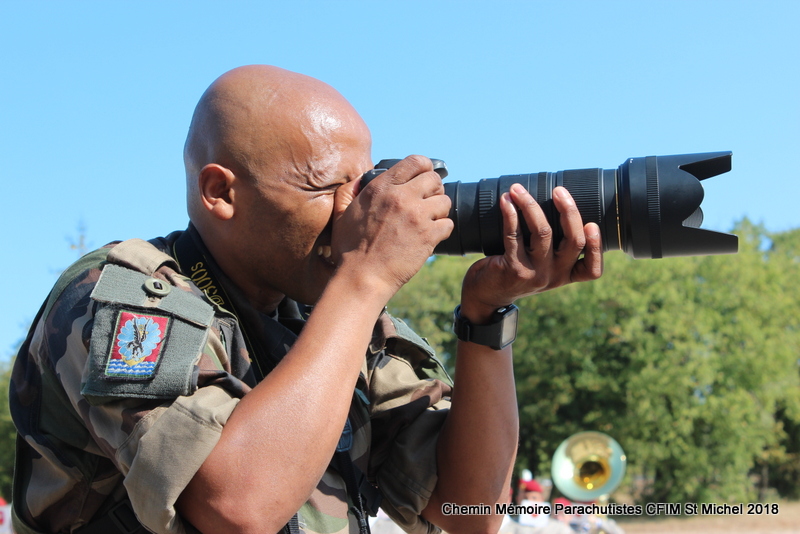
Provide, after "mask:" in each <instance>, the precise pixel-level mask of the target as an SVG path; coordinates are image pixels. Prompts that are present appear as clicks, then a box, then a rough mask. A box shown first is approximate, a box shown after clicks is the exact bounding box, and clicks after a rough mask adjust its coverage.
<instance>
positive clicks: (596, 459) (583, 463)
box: [551, 432, 627, 502]
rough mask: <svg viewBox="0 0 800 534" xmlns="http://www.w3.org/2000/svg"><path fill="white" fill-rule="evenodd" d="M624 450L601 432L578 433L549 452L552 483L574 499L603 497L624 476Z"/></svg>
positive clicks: (604, 498)
mask: <svg viewBox="0 0 800 534" xmlns="http://www.w3.org/2000/svg"><path fill="white" fill-rule="evenodd" d="M626 462H627V460H626V458H625V452H624V451H623V450H622V447H620V446H619V443H617V442H616V441H615V440H614V439H613V438H611V437H610V436H608V435H606V434H603V433H602V432H579V433H577V434H574V435H573V436H570V437H569V438H567V439H565V440H564V441H563V442H562V443H561V445H559V446H558V449H556V452H555V454H554V455H553V465H552V469H551V475H552V477H553V484H554V485H555V486H556V487H557V488H558V489H559V490H560V491H561V493H563V494H564V495H565V496H567V497H568V498H570V499H571V500H573V501H577V502H591V501H596V500H600V501H604V500H607V498H608V495H609V494H610V493H611V492H612V491H614V490H615V489H617V486H619V484H620V483H621V482H622V477H623V476H625V464H626Z"/></svg>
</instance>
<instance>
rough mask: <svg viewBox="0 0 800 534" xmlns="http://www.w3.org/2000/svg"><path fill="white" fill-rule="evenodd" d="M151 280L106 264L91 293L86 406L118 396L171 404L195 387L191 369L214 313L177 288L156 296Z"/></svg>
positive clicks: (192, 369) (84, 386) (202, 303)
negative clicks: (92, 311) (95, 306)
mask: <svg viewBox="0 0 800 534" xmlns="http://www.w3.org/2000/svg"><path fill="white" fill-rule="evenodd" d="M152 280H153V278H151V277H149V276H147V275H145V274H143V273H140V272H138V271H133V270H131V269H128V268H126V267H121V266H119V265H113V264H109V265H106V266H105V268H104V269H103V273H102V274H101V275H100V280H98V282H97V284H96V286H95V288H94V291H92V299H93V300H94V301H95V302H97V303H99V304H100V306H99V307H98V309H97V312H96V313H95V317H94V325H93V327H92V339H91V343H90V345H89V361H88V364H87V365H88V368H87V373H86V378H85V382H84V384H83V386H82V388H81V393H82V394H83V396H84V397H86V399H87V400H88V401H89V402H90V403H91V404H102V403H104V402H108V401H110V400H113V399H118V398H123V397H126V398H127V397H133V398H145V399H171V398H175V397H178V396H181V395H189V394H191V393H192V392H193V391H194V388H195V387H196V383H195V374H196V373H195V369H194V367H195V363H196V362H197V360H198V359H199V357H200V354H201V352H202V350H203V347H204V345H205V343H206V340H207V337H208V330H209V327H210V326H211V323H212V321H213V319H214V309H213V308H212V306H211V305H210V304H208V303H207V302H205V301H203V300H201V299H200V298H198V297H196V296H195V295H193V294H191V293H188V292H185V291H182V290H180V289H176V288H172V289H173V290H171V291H161V292H157V293H156V292H154V291H153V289H152V288H151V287H150V286H152V283H151V284H148V282H151V281H152ZM161 284H164V282H161Z"/></svg>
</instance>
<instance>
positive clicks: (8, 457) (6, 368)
mask: <svg viewBox="0 0 800 534" xmlns="http://www.w3.org/2000/svg"><path fill="white" fill-rule="evenodd" d="M10 381H11V365H10V364H7V363H4V364H2V367H0V496H3V497H4V498H5V499H6V500H7V501H11V485H12V481H13V477H14V451H15V449H16V445H15V443H16V437H17V429H16V428H15V427H14V423H13V422H12V421H11V413H10V412H9V410H8V387H9V382H10Z"/></svg>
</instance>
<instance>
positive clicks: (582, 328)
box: [391, 220, 800, 502]
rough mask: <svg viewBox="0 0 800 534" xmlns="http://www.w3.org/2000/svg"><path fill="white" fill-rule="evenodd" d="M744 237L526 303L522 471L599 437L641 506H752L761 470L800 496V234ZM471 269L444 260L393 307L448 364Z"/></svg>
mask: <svg viewBox="0 0 800 534" xmlns="http://www.w3.org/2000/svg"><path fill="white" fill-rule="evenodd" d="M735 233H737V234H738V235H739V236H740V252H739V254H737V255H726V256H707V257H691V258H668V259H664V260H632V259H630V258H628V257H627V256H625V255H623V254H621V253H613V254H608V255H606V267H605V274H604V276H603V278H602V279H601V280H599V281H596V282H593V283H588V284H577V285H571V286H567V287H565V288H562V289H559V290H556V291H551V292H548V293H544V294H541V295H537V296H534V297H531V298H528V299H524V300H522V301H521V302H519V303H518V305H519V306H520V309H521V314H520V329H519V335H518V338H517V342H516V343H515V345H514V354H515V370H516V377H517V395H518V401H519V408H520V423H521V429H520V451H519V458H518V467H520V468H523V467H527V468H529V469H531V470H532V471H534V472H535V473H537V472H538V473H540V474H543V475H547V473H548V472H549V467H550V458H551V457H552V454H553V452H554V451H555V448H556V447H557V446H558V444H559V443H560V442H561V441H562V440H563V439H565V438H566V437H568V436H570V435H571V434H573V433H575V432H579V431H581V430H599V431H601V432H606V433H608V434H610V435H611V436H613V437H614V438H615V439H616V440H617V441H619V442H620V444H621V445H622V447H623V448H624V449H625V451H626V453H627V455H628V461H629V464H628V475H627V476H626V485H627V488H623V489H627V490H628V492H630V493H632V494H634V495H635V496H636V497H637V498H638V499H640V500H645V501H662V502H666V501H669V502H686V501H695V502H708V501H715V502H722V501H741V500H746V499H754V498H755V497H756V487H755V485H754V483H753V480H751V474H752V473H753V472H755V473H762V472H767V471H768V472H769V474H770V475H769V476H770V477H771V478H772V480H773V482H774V487H776V488H778V489H779V490H780V491H781V493H782V494H784V495H787V496H791V495H796V494H797V492H798V491H800V490H799V489H798V487H800V483H798V479H797V473H798V472H800V471H799V470H798V469H799V468H800V466H799V465H798V462H800V460H798V458H799V457H800V450H798V449H799V448H800V430H799V429H800V372H799V371H798V358H799V357H800V284H798V283H797V280H798V279H800V231H797V230H795V231H792V232H785V233H781V234H775V235H769V234H767V232H765V231H764V229H763V228H760V227H757V226H754V225H752V224H751V223H749V222H748V221H746V220H745V221H743V222H741V223H740V224H739V225H738V226H737V228H736V229H735ZM471 261H474V258H471V259H465V258H437V259H435V260H434V261H432V262H431V263H430V264H429V265H427V266H426V267H425V268H424V269H423V271H422V272H421V273H420V274H419V275H418V276H417V277H415V279H414V280H412V282H411V283H410V284H408V285H407V286H406V287H405V288H404V289H403V290H402V291H401V293H400V294H398V296H397V297H396V298H395V299H394V300H393V301H392V303H391V309H392V312H393V313H395V314H396V315H399V316H400V317H404V318H407V319H408V320H409V322H410V323H411V324H412V326H413V327H414V328H416V329H418V331H420V332H421V333H423V334H425V335H429V336H430V338H429V339H430V340H431V341H432V343H433V344H434V346H436V347H437V349H440V350H444V351H445V353H446V354H448V355H450V354H452V353H453V350H454V348H453V347H454V346H453V341H452V337H453V336H452V334H450V325H451V321H452V318H451V315H452V309H453V307H454V306H455V304H456V303H457V300H458V297H459V294H460V280H461V276H463V273H464V272H465V270H466V267H467V266H468V265H469V264H470V263H471ZM457 380H458V377H456V383H457ZM763 465H767V467H768V469H767V470H763V469H761V470H759V469H757V468H758V467H759V466H763ZM754 469H755V471H754ZM792 477H794V478H793V479H792ZM634 481H636V483H635V484H634ZM764 482H768V481H766V480H765V481H764ZM634 486H635V487H634Z"/></svg>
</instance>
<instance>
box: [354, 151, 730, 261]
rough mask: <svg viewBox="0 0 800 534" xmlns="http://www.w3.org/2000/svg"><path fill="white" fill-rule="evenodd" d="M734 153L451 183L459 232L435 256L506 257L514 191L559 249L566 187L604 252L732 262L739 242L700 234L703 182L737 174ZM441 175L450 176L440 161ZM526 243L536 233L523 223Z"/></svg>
mask: <svg viewBox="0 0 800 534" xmlns="http://www.w3.org/2000/svg"><path fill="white" fill-rule="evenodd" d="M731 156H732V154H731V152H707V153H702V154H679V155H673V156H648V157H643V158H629V159H628V160H626V161H625V162H624V163H623V164H622V165H620V166H619V167H618V168H616V169H578V170H565V171H558V172H539V173H535V174H516V175H506V176H500V177H499V178H486V179H483V180H480V181H478V182H464V183H462V182H448V183H445V184H444V188H445V194H447V196H449V197H450V200H451V201H452V206H451V208H450V215H449V217H450V218H451V219H452V220H453V222H454V223H455V227H454V229H453V232H452V233H451V234H450V237H448V238H447V239H446V240H444V241H442V242H441V243H440V244H439V245H438V246H437V247H436V249H435V251H434V253H435V254H447V255H463V254H470V253H483V254H485V255H487V256H490V255H496V254H502V253H503V250H504V249H503V219H502V214H501V212H500V206H499V200H500V197H501V196H502V194H503V193H505V192H507V191H508V190H509V189H510V188H511V186H512V185H514V184H515V183H518V184H521V185H522V186H523V187H525V189H527V190H528V192H529V193H530V194H531V195H532V196H533V197H534V198H535V199H536V201H537V202H538V203H539V205H540V206H541V207H542V210H543V211H544V214H545V216H546V217H547V220H548V221H549V222H550V225H551V227H552V228H553V239H554V246H556V247H557V246H558V243H559V242H560V240H561V239H562V238H563V231H562V229H561V225H560V224H559V214H558V211H557V210H556V208H555V205H554V203H553V189H554V188H555V187H558V186H563V187H565V188H566V189H567V190H568V191H569V192H570V194H571V195H572V197H573V199H574V200H575V204H576V205H577V207H578V211H579V212H580V214H581V217H582V219H583V223H584V224H586V223H589V222H594V223H597V225H598V226H599V227H600V233H601V235H602V239H603V250H605V251H609V250H622V251H624V252H626V253H627V254H629V255H630V256H632V257H634V258H663V257H669V256H698V255H706V254H733V253H736V252H737V251H738V246H739V242H738V238H737V237H736V236H735V235H732V234H726V233H721V232H714V231H711V230H705V229H702V228H700V225H701V224H702V222H703V211H702V210H701V208H700V203H701V202H702V201H703V195H704V192H703V186H702V185H701V184H700V181H701V180H705V179H707V178H711V177H712V176H717V175H719V174H722V173H725V172H728V171H729V170H731ZM398 161H399V160H383V161H381V162H380V163H378V165H376V166H375V169H374V170H372V171H369V172H368V173H366V174H365V175H364V177H363V179H362V180H363V181H362V185H363V186H365V185H366V184H367V183H368V182H369V181H370V180H372V179H374V178H375V177H376V176H377V175H379V174H380V173H381V172H383V171H385V170H386V169H388V168H390V167H391V166H392V165H394V164H395V163H397V162H398ZM431 161H433V162H434V168H435V170H436V171H437V172H438V173H439V174H440V175H442V177H444V176H446V175H447V168H446V166H445V165H444V162H442V161H441V160H431ZM522 226H523V234H524V236H525V238H526V239H528V238H529V237H530V231H529V230H528V228H527V227H526V225H525V222H524V220H523V221H522Z"/></svg>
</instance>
